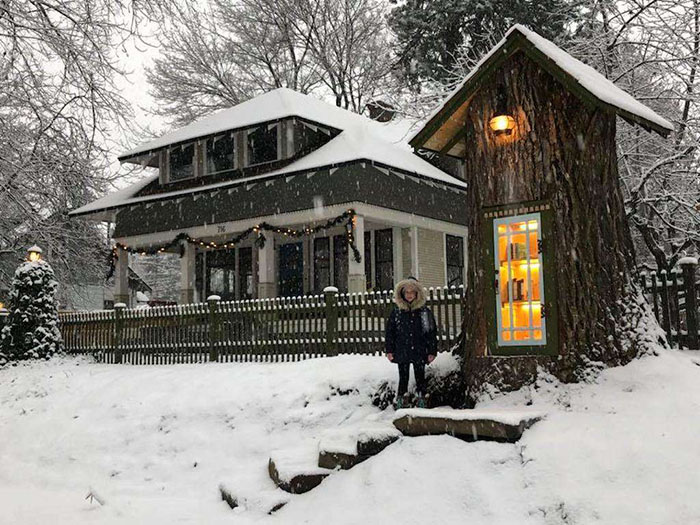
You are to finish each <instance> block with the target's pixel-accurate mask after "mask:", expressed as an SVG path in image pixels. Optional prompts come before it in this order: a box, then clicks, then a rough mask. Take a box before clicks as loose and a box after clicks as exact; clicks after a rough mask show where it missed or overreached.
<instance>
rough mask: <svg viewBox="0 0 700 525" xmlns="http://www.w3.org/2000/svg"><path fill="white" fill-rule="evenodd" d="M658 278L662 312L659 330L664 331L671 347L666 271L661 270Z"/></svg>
mask: <svg viewBox="0 0 700 525" xmlns="http://www.w3.org/2000/svg"><path fill="white" fill-rule="evenodd" d="M659 276H660V280H661V310H663V316H662V319H661V328H663V329H664V332H666V337H667V338H668V342H669V343H670V344H671V346H673V332H671V301H670V300H669V296H668V273H667V272H666V270H661V271H660V272H659Z"/></svg>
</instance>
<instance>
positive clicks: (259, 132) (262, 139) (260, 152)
mask: <svg viewBox="0 0 700 525" xmlns="http://www.w3.org/2000/svg"><path fill="white" fill-rule="evenodd" d="M277 128H278V124H269V125H267V126H260V127H257V128H255V129H252V130H249V131H248V165H249V166H252V165H254V164H262V163H264V162H272V161H275V160H277V159H278V158H279V157H278V148H277V133H278V131H277Z"/></svg>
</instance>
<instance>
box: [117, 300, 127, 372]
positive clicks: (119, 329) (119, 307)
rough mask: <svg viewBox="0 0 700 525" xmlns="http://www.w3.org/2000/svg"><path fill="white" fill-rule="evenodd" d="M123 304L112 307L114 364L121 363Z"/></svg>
mask: <svg viewBox="0 0 700 525" xmlns="http://www.w3.org/2000/svg"><path fill="white" fill-rule="evenodd" d="M124 310H126V305H125V304H124V303H116V304H115V305H114V362H115V363H121V362H122V338H123V336H124V334H123V331H124Z"/></svg>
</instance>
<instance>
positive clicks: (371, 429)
mask: <svg viewBox="0 0 700 525" xmlns="http://www.w3.org/2000/svg"><path fill="white" fill-rule="evenodd" d="M400 436H401V432H400V431H399V430H398V429H397V428H395V427H393V426H391V425H390V424H388V423H381V422H372V423H365V424H363V425H355V426H352V427H347V428H341V429H334V430H332V431H329V432H326V433H325V434H324V436H323V438H322V439H321V441H320V443H319V447H318V466H319V467H324V468H328V469H338V468H340V469H344V470H346V469H350V468H352V467H354V466H355V465H357V464H358V463H362V462H363V461H365V460H366V459H368V458H369V457H371V456H373V455H375V454H379V453H380V452H381V451H382V450H384V449H385V448H386V447H387V446H389V445H390V444H392V443H393V442H394V441H396V440H397V439H399V437H400Z"/></svg>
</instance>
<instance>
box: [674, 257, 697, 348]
mask: <svg viewBox="0 0 700 525" xmlns="http://www.w3.org/2000/svg"><path fill="white" fill-rule="evenodd" d="M678 264H679V265H680V266H681V269H682V270H683V287H684V288H685V322H686V329H687V331H688V338H687V344H688V348H690V349H692V350H700V345H698V304H697V295H696V294H697V291H696V289H695V271H696V269H697V267H698V260H697V259H696V258H695V257H684V258H683V259H681V260H680V261H678Z"/></svg>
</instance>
